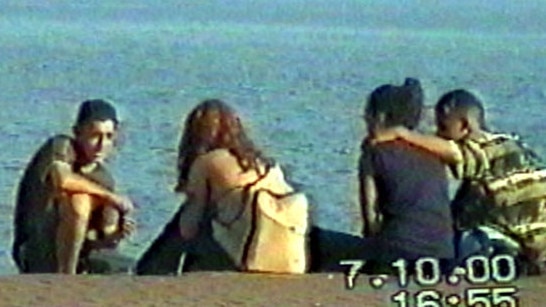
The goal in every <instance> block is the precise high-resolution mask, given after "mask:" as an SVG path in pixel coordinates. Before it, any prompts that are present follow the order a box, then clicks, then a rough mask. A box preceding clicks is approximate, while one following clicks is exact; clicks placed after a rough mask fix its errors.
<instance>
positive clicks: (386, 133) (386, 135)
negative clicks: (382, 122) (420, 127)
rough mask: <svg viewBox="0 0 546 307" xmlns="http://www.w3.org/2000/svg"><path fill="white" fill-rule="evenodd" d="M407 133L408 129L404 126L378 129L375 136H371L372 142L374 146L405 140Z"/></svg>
mask: <svg viewBox="0 0 546 307" xmlns="http://www.w3.org/2000/svg"><path fill="white" fill-rule="evenodd" d="M407 132H408V129H407V128H406V127H404V126H397V127H391V128H378V129H376V130H375V131H374V134H373V135H371V136H370V142H371V144H372V145H374V144H377V143H383V142H389V141H394V140H396V139H399V138H403V137H404V135H405V134H406V133H407Z"/></svg>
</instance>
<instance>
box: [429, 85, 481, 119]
mask: <svg viewBox="0 0 546 307" xmlns="http://www.w3.org/2000/svg"><path fill="white" fill-rule="evenodd" d="M435 112H436V116H438V117H440V118H442V117H445V116H447V115H448V114H451V113H453V112H457V113H459V114H460V116H465V117H466V116H472V117H474V118H476V119H477V120H478V123H479V125H480V128H482V129H486V125H485V109H484V107H483V103H482V102H481V101H480V99H478V97H476V96H475V95H474V94H472V93H471V92H469V91H467V90H464V89H456V90H453V91H450V92H447V93H446V94H444V95H443V96H442V97H440V100H438V103H437V104H436V107H435Z"/></svg>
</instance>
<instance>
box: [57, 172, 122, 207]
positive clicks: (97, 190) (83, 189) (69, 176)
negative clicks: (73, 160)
mask: <svg viewBox="0 0 546 307" xmlns="http://www.w3.org/2000/svg"><path fill="white" fill-rule="evenodd" d="M52 176H53V180H54V182H55V185H56V186H57V187H58V188H59V189H61V190H63V191H65V192H69V193H85V194H90V195H93V196H95V197H98V198H101V199H104V200H105V201H106V202H107V203H115V202H116V201H115V200H116V197H117V195H116V194H114V193H113V192H111V191H110V190H108V189H107V188H105V187H103V186H101V185H100V184H98V183H95V182H93V181H91V180H89V179H87V178H85V177H84V176H82V175H80V174H77V173H74V172H73V171H72V170H71V169H70V166H69V165H67V164H64V163H55V164H54V165H53V169H52Z"/></svg>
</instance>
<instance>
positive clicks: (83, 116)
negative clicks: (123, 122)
mask: <svg viewBox="0 0 546 307" xmlns="http://www.w3.org/2000/svg"><path fill="white" fill-rule="evenodd" d="M109 119H110V120H112V121H113V122H114V123H115V124H118V122H119V121H118V118H117V113H116V109H114V107H113V106H112V105H111V104H110V103H108V102H106V101H104V100H102V99H92V100H86V101H84V102H82V104H81V106H80V111H79V112H78V118H77V119H76V125H77V126H81V125H83V124H86V123H88V122H92V121H104V120H109Z"/></svg>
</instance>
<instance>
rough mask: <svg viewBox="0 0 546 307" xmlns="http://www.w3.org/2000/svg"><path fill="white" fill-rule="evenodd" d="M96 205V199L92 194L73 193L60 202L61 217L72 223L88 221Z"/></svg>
mask: <svg viewBox="0 0 546 307" xmlns="http://www.w3.org/2000/svg"><path fill="white" fill-rule="evenodd" d="M95 206H96V200H95V199H94V198H93V197H92V196H91V195H89V194H71V195H69V196H67V197H65V198H64V199H63V201H62V202H61V203H60V206H59V214H60V218H61V220H65V221H70V222H71V223H87V222H88V221H89V219H90V217H91V212H92V211H93V209H94V207H95Z"/></svg>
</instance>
